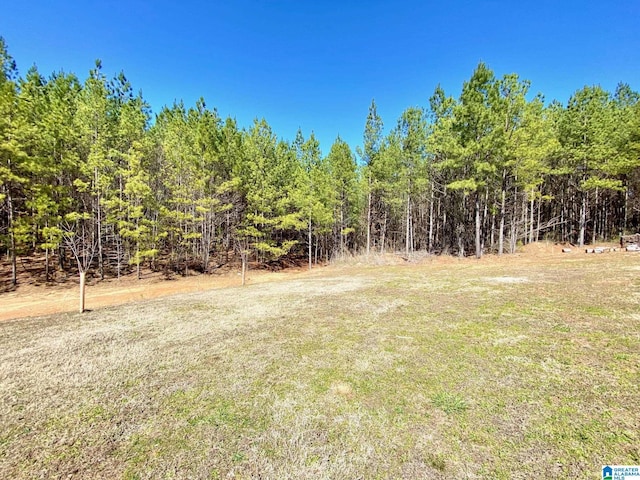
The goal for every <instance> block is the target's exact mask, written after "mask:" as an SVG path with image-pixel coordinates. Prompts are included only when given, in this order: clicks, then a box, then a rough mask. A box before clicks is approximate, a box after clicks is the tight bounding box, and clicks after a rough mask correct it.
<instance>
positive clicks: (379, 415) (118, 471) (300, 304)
mask: <svg viewBox="0 0 640 480" xmlns="http://www.w3.org/2000/svg"><path fill="white" fill-rule="evenodd" d="M1 302H2V297H0V305H1ZM604 464H635V465H637V464H640V255H639V254H627V253H620V252H617V253H609V254H602V255H584V254H569V255H566V256H562V255H555V256H552V257H550V258H548V259H544V260H540V259H527V258H518V257H513V256H511V257H505V258H501V259H497V258H493V259H491V258H488V259H484V260H481V261H476V260H471V259H467V260H463V261H457V260H455V259H450V260H448V261H442V260H440V261H433V262H430V261H429V260H426V261H425V262H424V263H423V264H420V265H410V264H407V265H403V266H366V265H360V266H357V265H354V266H342V267H330V268H326V269H322V270H318V271H316V272H315V273H312V274H299V275H297V276H294V277H292V276H288V277H285V278H283V280H280V281H274V282H271V283H266V284H259V285H250V286H247V287H245V288H227V289H218V290H211V291H208V292H200V293H194V294H182V295H178V296H173V297H169V298H164V299H160V300H152V301H146V302H141V303H136V304H131V305H125V306H120V307H112V308H105V309H100V310H96V311H93V312H90V313H86V314H84V315H79V314H64V315H56V316H50V317H43V318H37V319H28V320H14V321H7V322H3V323H0V478H7V479H9V478H11V479H21V478H25V479H26V478H65V479H66V478H105V479H113V478H124V479H147V478H148V479H157V478H198V479H200V478H201V479H218V478H219V479H227V478H262V479H274V480H275V479H278V480H279V479H396V478H407V479H413V478H425V479H426V478H428V479H432V478H455V479H465V478H470V479H473V478H486V479H533V478H563V479H564V478H576V479H585V478H587V479H598V478H601V475H600V469H601V466H602V465H604Z"/></svg>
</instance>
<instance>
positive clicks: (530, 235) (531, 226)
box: [529, 188, 534, 243]
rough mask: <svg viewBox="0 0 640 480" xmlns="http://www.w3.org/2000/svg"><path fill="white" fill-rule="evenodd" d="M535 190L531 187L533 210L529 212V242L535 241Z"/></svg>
mask: <svg viewBox="0 0 640 480" xmlns="http://www.w3.org/2000/svg"><path fill="white" fill-rule="evenodd" d="M533 194H534V191H533V188H532V189H531V208H530V209H531V212H529V215H530V218H529V243H531V242H533V210H534V209H533V206H534V205H533V202H534V196H533Z"/></svg>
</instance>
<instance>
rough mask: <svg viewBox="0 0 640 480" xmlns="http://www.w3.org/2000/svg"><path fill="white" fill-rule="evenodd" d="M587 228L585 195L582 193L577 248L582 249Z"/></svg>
mask: <svg viewBox="0 0 640 480" xmlns="http://www.w3.org/2000/svg"><path fill="white" fill-rule="evenodd" d="M586 226H587V194H586V193H584V192H583V193H582V201H581V202H580V233H579V237H578V246H579V247H584V235H585V230H586Z"/></svg>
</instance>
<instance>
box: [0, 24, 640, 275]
mask: <svg viewBox="0 0 640 480" xmlns="http://www.w3.org/2000/svg"><path fill="white" fill-rule="evenodd" d="M178 93H179V92H178ZM639 98H640V97H639V95H638V93H637V92H635V91H633V90H632V89H631V88H630V86H629V85H627V84H624V83H620V84H619V85H618V86H617V88H616V90H615V92H613V93H611V92H607V91H605V90H604V89H602V88H601V87H600V86H597V85H596V86H585V87H582V88H580V89H578V90H576V91H575V93H573V95H572V96H571V97H570V98H569V100H568V102H567V103H566V105H565V104H562V103H560V102H558V101H552V102H547V101H546V100H545V98H544V97H543V96H542V95H540V94H538V95H534V94H532V92H531V89H530V82H528V81H526V80H523V79H520V78H519V77H518V75H516V74H508V75H504V76H502V77H496V75H495V74H494V72H492V71H491V69H490V68H489V67H488V66H487V65H485V64H484V63H480V64H478V66H477V67H476V69H475V70H474V71H473V72H472V74H471V77H470V78H469V79H468V80H466V81H465V82H464V83H463V85H462V89H461V93H460V95H459V97H458V98H454V97H453V96H450V95H449V94H447V93H446V92H444V91H443V89H442V88H441V87H440V86H438V87H436V89H435V91H434V92H433V95H432V96H431V97H430V98H428V99H425V100H426V101H425V102H424V103H425V105H424V106H417V107H410V108H407V109H406V110H405V111H404V112H402V113H401V114H400V116H399V118H398V119H397V121H396V122H395V123H393V124H390V128H385V126H384V124H383V120H382V118H380V116H379V114H378V112H377V107H376V104H375V101H372V102H371V105H370V107H369V111H368V115H367V117H366V119H363V126H364V132H363V146H362V148H360V147H359V148H357V149H356V151H353V150H352V149H351V147H350V146H349V145H348V144H347V143H345V142H344V141H343V140H342V139H340V138H339V137H338V138H337V139H336V140H335V142H334V143H333V145H331V146H330V148H329V149H328V153H327V154H326V155H323V153H322V151H321V148H320V144H319V142H318V140H317V139H316V138H315V136H314V134H313V133H310V134H309V135H308V136H306V137H305V135H304V134H303V132H302V131H300V130H299V131H298V133H297V135H296V136H295V139H294V140H293V141H289V140H284V139H282V138H281V137H279V136H278V135H277V133H276V132H274V131H273V130H272V129H271V127H270V126H269V124H268V123H267V121H266V120H264V119H256V120H255V121H254V122H253V124H252V125H250V126H240V125H238V124H237V122H236V120H235V119H234V118H230V117H229V118H224V119H223V118H221V117H220V116H219V115H218V113H217V111H216V109H215V108H214V109H211V108H209V107H208V106H207V105H206V104H205V101H204V100H203V99H200V100H199V101H197V102H196V104H195V105H193V106H185V105H184V104H183V103H182V102H176V103H174V104H173V105H171V106H165V107H164V108H162V110H161V111H160V112H159V113H157V114H156V115H153V114H152V112H151V109H150V107H149V105H148V104H147V103H146V102H145V100H144V98H142V95H141V94H140V93H136V92H135V90H134V88H133V86H132V85H131V84H130V83H129V81H128V80H127V78H126V77H125V75H124V74H123V73H120V74H119V75H117V76H115V77H114V78H107V76H106V75H105V74H104V73H103V71H102V66H101V63H100V61H97V62H96V64H95V67H94V68H93V69H91V70H90V72H89V74H88V76H87V78H86V80H84V81H81V80H80V79H79V78H78V77H77V76H76V75H75V74H73V73H65V72H64V71H59V72H54V73H52V74H51V75H50V76H48V77H45V76H43V75H42V74H41V73H40V72H39V71H38V70H37V68H36V67H32V68H31V69H29V70H28V72H27V73H26V75H24V76H20V75H19V73H18V69H17V66H16V63H15V61H14V60H13V59H12V57H11V56H10V54H9V51H8V48H7V45H6V42H5V41H4V40H3V39H2V38H1V37H0V255H3V256H6V258H7V260H8V261H9V263H10V264H11V269H12V283H13V284H15V283H16V279H17V262H18V258H20V257H21V256H27V255H37V256H38V258H42V262H43V265H42V267H43V271H44V272H45V275H46V278H47V280H49V279H50V278H53V274H54V272H56V271H67V272H76V273H77V272H81V273H82V272H87V271H91V272H92V274H93V275H95V276H96V277H99V278H104V277H105V276H109V277H116V276H118V277H119V276H120V275H124V274H130V273H135V272H137V274H138V276H139V275H140V271H141V266H143V265H144V266H146V267H150V268H151V269H154V270H165V271H172V272H186V271H188V270H189V269H193V270H198V271H200V272H211V270H212V269H214V268H216V267H217V266H219V265H222V264H225V263H228V262H233V261H238V262H239V261H241V262H242V264H243V265H245V264H247V263H249V262H251V263H253V264H257V265H263V266H267V267H274V268H275V267H277V266H278V265H280V263H281V262H283V261H285V260H291V261H296V262H299V263H302V262H304V263H305V264H306V263H308V265H309V267H311V266H312V265H313V264H315V263H318V262H326V261H331V260H332V259H336V258H340V257H341V256H345V255H354V254H369V253H372V252H402V253H403V254H410V253H411V252H414V251H424V252H428V253H430V254H453V255H460V256H464V255H475V256H477V257H480V256H482V255H483V254H486V253H492V254H497V255H502V254H504V253H511V252H514V251H515V250H516V248H517V247H518V245H522V244H526V243H529V242H534V241H538V240H541V239H548V240H552V241H558V242H569V243H572V244H574V245H579V246H583V245H585V244H588V243H595V242H598V241H610V240H613V239H615V238H616V237H617V236H619V235H621V234H622V233H625V232H627V233H635V232H636V231H638V229H639V224H640V168H639V167H640V103H639V101H638V100H639ZM418 100H419V99H418Z"/></svg>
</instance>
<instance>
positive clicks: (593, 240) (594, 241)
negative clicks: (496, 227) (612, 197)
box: [591, 187, 599, 245]
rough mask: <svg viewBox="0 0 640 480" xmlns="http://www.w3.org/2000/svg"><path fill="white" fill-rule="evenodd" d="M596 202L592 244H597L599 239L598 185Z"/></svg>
mask: <svg viewBox="0 0 640 480" xmlns="http://www.w3.org/2000/svg"><path fill="white" fill-rule="evenodd" d="M595 200H596V204H595V208H594V209H593V212H594V213H593V215H594V217H593V236H592V237H591V244H592V245H595V244H596V242H597V239H598V216H599V215H598V187H596V199H595Z"/></svg>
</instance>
